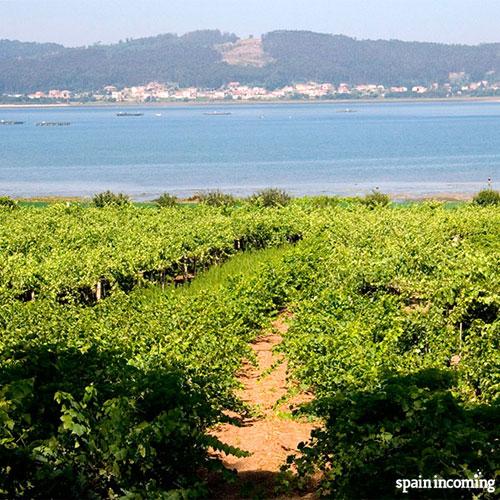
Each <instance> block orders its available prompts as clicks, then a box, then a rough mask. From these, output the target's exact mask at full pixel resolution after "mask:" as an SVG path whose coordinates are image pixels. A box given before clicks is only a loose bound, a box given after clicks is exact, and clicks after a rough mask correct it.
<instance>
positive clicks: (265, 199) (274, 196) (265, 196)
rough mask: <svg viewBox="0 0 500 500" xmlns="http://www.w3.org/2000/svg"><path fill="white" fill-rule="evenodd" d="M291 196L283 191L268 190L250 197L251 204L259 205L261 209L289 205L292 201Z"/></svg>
mask: <svg viewBox="0 0 500 500" xmlns="http://www.w3.org/2000/svg"><path fill="white" fill-rule="evenodd" d="M291 199H292V198H291V196H290V195H289V194H288V193H287V192H286V191H283V190H282V189H277V188H268V189H263V190H262V191H259V192H258V193H255V194H254V195H253V196H251V197H250V203H253V204H254V205H258V206H260V207H266V208H269V207H284V206H285V205H288V203H290V200H291Z"/></svg>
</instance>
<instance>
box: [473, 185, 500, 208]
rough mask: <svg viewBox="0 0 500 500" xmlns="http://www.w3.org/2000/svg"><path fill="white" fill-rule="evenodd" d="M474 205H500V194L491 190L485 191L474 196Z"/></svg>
mask: <svg viewBox="0 0 500 500" xmlns="http://www.w3.org/2000/svg"><path fill="white" fill-rule="evenodd" d="M474 203H476V204H477V205H481V206H486V205H500V193H499V192H498V191H495V190H494V189H491V188H488V189H483V190H482V191H479V193H477V194H476V196H474Z"/></svg>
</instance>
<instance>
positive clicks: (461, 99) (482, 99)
mask: <svg viewBox="0 0 500 500" xmlns="http://www.w3.org/2000/svg"><path fill="white" fill-rule="evenodd" d="M426 102H427V103H429V102H435V103H447V102H454V103H456V102H490V103H498V104H500V97H498V96H496V97H448V98H442V97H430V98H424V97H422V98H415V97H408V98H400V99H321V100H317V101H310V100H306V99H299V100H289V99H287V100H281V99H273V100H255V101H194V102H193V101H190V102H184V101H182V102H170V101H169V102H147V103H144V102H119V103H117V102H89V103H77V102H75V103H55V104H31V103H30V104H0V109H23V108H26V109H30V108H40V109H43V108H49V109H50V108H93V107H97V108H101V107H110V108H121V107H129V106H134V107H137V106H140V107H145V108H168V107H186V106H202V107H203V106H238V105H245V106H255V105H266V104H310V105H319V104H337V105H343V104H356V103H358V104H386V103H387V104H389V103H392V104H394V103H426Z"/></svg>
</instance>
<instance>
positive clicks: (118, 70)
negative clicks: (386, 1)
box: [0, 30, 500, 92]
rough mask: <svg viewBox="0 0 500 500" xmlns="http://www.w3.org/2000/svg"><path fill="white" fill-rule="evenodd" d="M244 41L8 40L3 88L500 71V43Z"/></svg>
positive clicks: (0, 53)
mask: <svg viewBox="0 0 500 500" xmlns="http://www.w3.org/2000/svg"><path fill="white" fill-rule="evenodd" d="M244 42H245V41H243V40H239V39H238V37H237V36H236V35H233V34H226V33H221V32H220V31H217V30H206V31H197V32H193V33H188V34H186V35H183V36H178V35H173V34H166V35H160V36H156V37H149V38H142V39H136V40H127V41H122V42H120V43H117V44H112V45H101V44H96V45H92V46H89V47H80V48H66V47H63V46H61V45H58V44H38V43H23V42H16V41H9V40H0V92H29V91H34V90H48V89H50V88H67V89H69V90H95V89H99V88H101V87H102V86H104V85H107V84H113V85H117V86H130V85H139V84H144V83H146V82H148V81H152V80H158V81H161V82H172V83H178V84H179V85H181V86H190V85H193V86H197V87H211V88H214V87H219V86H221V85H223V84H225V83H227V82H229V81H232V80H233V81H234V80H238V81H240V82H242V83H249V84H259V85H264V86H266V87H277V86H282V85H286V84H289V83H293V82H299V81H306V80H316V81H328V82H332V83H337V84H338V83H340V82H346V83H381V84H386V85H387V84H389V85H395V84H401V85H410V84H427V83H430V82H434V81H437V82H443V81H446V80H447V79H448V75H449V73H450V72H457V73H458V72H465V73H466V74H467V75H469V76H470V78H471V79H473V80H479V79H483V78H487V79H490V80H491V79H492V78H496V79H500V43H497V44H484V45H478V46H467V45H445V44H437V43H421V42H402V41H398V40H389V41H384V40H376V41H373V40H356V39H353V38H349V37H346V36H340V35H326V34H319V33H312V32H306V31H275V32H271V33H268V34H266V35H264V36H263V37H262V42H260V40H253V41H252V43H244ZM247 42H248V41H247ZM492 73H496V75H495V74H493V75H492Z"/></svg>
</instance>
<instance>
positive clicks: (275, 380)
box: [214, 315, 314, 499]
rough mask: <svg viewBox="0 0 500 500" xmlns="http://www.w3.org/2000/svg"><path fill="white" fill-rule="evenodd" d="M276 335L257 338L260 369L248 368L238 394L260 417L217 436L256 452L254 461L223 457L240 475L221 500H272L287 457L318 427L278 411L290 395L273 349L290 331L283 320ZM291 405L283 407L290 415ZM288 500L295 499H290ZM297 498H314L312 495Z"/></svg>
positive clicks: (283, 363)
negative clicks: (276, 406) (279, 403)
mask: <svg viewBox="0 0 500 500" xmlns="http://www.w3.org/2000/svg"><path fill="white" fill-rule="evenodd" d="M273 327H274V330H275V332H276V333H269V334H266V335H262V336H261V337H259V338H257V339H256V340H255V341H254V342H253V344H252V349H253V351H254V352H255V355H256V357H257V361H258V367H255V366H253V365H252V364H249V363H247V364H245V365H244V367H243V369H242V371H241V373H240V375H239V380H240V381H241V383H242V384H243V386H244V388H243V389H242V390H241V391H240V393H239V394H238V395H239V396H240V397H241V399H242V400H243V401H245V402H246V403H248V404H249V405H251V406H252V407H253V408H255V409H256V416H252V417H248V418H247V419H245V420H244V421H243V425H242V426H241V427H237V426H234V425H229V424H224V425H221V426H219V427H218V428H217V429H216V430H215V432H214V434H215V435H216V436H217V437H218V438H219V439H220V440H221V441H223V442H224V443H227V444H230V445H232V446H236V447H238V448H241V449H244V450H246V451H248V452H250V453H251V455H250V456H249V457H245V458H236V457H233V456H225V455H222V456H221V455H219V456H220V458H221V459H222V461H223V462H224V465H225V466H226V467H227V468H228V469H232V470H236V471H237V473H238V477H239V481H238V484H236V485H233V487H230V488H229V487H228V488H226V489H225V490H224V491H221V492H219V495H218V496H217V498H221V499H238V498H245V496H247V495H248V496H250V497H253V498H255V497H257V498H270V497H272V496H274V495H273V491H274V482H275V479H276V475H277V473H278V472H279V471H280V467H281V465H283V464H284V463H285V461H286V458H287V457H288V455H290V454H292V453H293V452H295V451H296V449H297V445H298V444H299V443H300V442H301V441H306V440H307V439H308V438H309V435H310V433H311V430H312V429H313V428H314V425H313V424H311V423H309V422H306V421H297V420H291V419H290V418H286V417H283V413H281V412H279V411H277V409H276V408H275V404H276V402H277V401H278V400H279V399H280V398H281V397H283V396H284V395H285V394H286V393H287V390H288V387H289V385H288V381H287V363H286V360H284V359H283V356H282V355H280V354H275V353H273V348H274V347H276V346H277V345H278V344H280V343H281V341H282V336H281V335H282V334H284V333H286V332H287V330H288V325H287V324H286V317H285V316H284V315H283V316H282V317H280V318H279V319H277V320H276V321H275V322H274V323H273ZM309 399H310V397H308V396H307V395H301V396H299V397H295V398H293V403H294V404H299V403H302V402H305V401H307V400H309ZM290 404H291V402H290V401H289V402H287V404H285V405H283V406H280V408H279V409H280V410H286V411H287V412H289V406H290ZM287 498H291V497H290V496H287ZM295 498H313V497H312V495H311V494H309V495H305V496H296V497H295Z"/></svg>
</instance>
